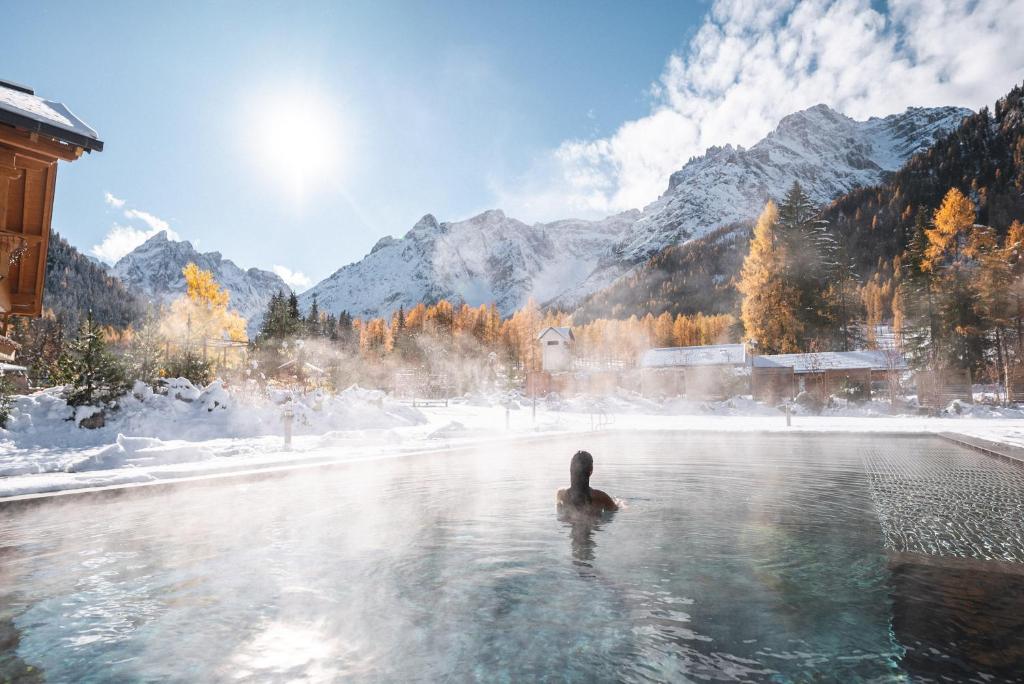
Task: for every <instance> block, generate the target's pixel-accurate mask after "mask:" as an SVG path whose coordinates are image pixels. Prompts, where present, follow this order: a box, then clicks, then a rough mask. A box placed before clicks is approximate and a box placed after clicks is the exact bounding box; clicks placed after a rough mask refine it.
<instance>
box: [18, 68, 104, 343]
mask: <svg viewBox="0 0 1024 684" xmlns="http://www.w3.org/2000/svg"><path fill="white" fill-rule="evenodd" d="M102 149H103V142H102V141H101V140H100V139H99V138H98V137H97V135H96V131H94V130H92V129H91V128H89V127H88V126H87V125H86V124H85V123H84V122H82V120H81V119H79V118H78V117H76V116H75V115H74V114H72V113H71V111H70V110H69V109H68V108H67V107H65V106H64V105H63V104H61V103H59V102H53V101H51V100H47V99H45V98H42V97H40V96H38V95H36V94H35V93H34V92H33V91H32V89H31V88H26V87H24V86H21V85H18V84H16V83H11V82H8V81H0V323H2V324H3V333H4V340H0V355H4V354H6V356H7V358H8V359H10V358H13V351H14V348H13V347H12V346H11V345H12V344H13V343H11V342H10V340H9V339H7V338H6V332H7V324H8V323H9V318H10V317H11V316H38V315H39V314H40V313H41V312H42V308H43V281H44V278H45V275H46V251H47V248H48V246H49V244H50V221H51V218H52V214H53V196H54V190H55V188H56V183H57V162H58V161H60V160H63V161H74V160H76V159H78V158H79V157H81V156H82V154H83V153H84V152H92V151H97V152H98V151H100V150H102Z"/></svg>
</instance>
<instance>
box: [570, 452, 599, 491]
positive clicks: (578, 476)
mask: <svg viewBox="0 0 1024 684" xmlns="http://www.w3.org/2000/svg"><path fill="white" fill-rule="evenodd" d="M593 472H594V457H593V456H591V455H590V453H589V452H587V451H577V452H576V453H575V454H573V457H572V461H571V462H570V463H569V482H570V483H571V484H572V486H573V487H589V486H590V475H591V473H593Z"/></svg>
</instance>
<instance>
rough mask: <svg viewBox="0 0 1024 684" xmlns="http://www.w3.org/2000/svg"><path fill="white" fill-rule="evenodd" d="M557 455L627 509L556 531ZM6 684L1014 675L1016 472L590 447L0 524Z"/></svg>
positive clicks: (392, 465)
mask: <svg viewBox="0 0 1024 684" xmlns="http://www.w3.org/2000/svg"><path fill="white" fill-rule="evenodd" d="M577 448H587V449H589V450H590V451H592V452H593V454H594V456H595V461H596V466H595V473H594V479H593V485H594V486H596V487H600V488H602V489H605V490H607V491H609V492H610V493H612V494H613V495H615V496H617V497H620V498H622V499H625V500H626V501H627V502H628V505H627V508H626V509H625V510H623V511H621V512H619V513H617V514H615V515H614V516H612V517H610V518H608V519H605V520H603V521H601V522H600V523H598V524H595V525H582V524H576V525H573V524H570V523H568V522H564V521H560V520H558V518H557V517H556V515H555V511H554V498H553V494H554V490H555V488H556V487H558V486H564V485H565V484H566V483H567V482H566V481H567V478H568V462H569V457H570V456H571V454H572V453H573V451H575V449H577ZM0 545H2V546H0V681H8V680H14V681H28V682H32V681H47V682H157V681H180V682H206V681H260V682H262V681H281V682H285V681H288V682H292V681H311V682H312V681H337V680H355V681H465V680H484V681H508V682H520V681H543V680H557V681H652V680H653V681H661V680H675V681H679V680H703V681H707V680H712V681H718V680H721V681H774V682H791V681H792V682H803V681H812V680H813V681H837V680H838V681H862V680H868V681H929V680H941V679H943V678H948V679H950V680H955V681H972V680H974V681H1006V680H1011V681H1012V680H1015V678H1019V677H1021V676H1022V675H1021V673H1024V467H1022V466H1020V465H1019V464H1015V463H1011V462H1004V461H1001V460H998V459H995V458H992V457H989V456H986V455H983V454H977V453H974V452H971V451H967V450H964V449H962V448H960V447H957V446H954V445H952V444H948V443H946V442H942V441H940V440H938V439H935V438H883V437H853V436H836V435H834V436H816V437H808V436H798V435H746V436H743V435H730V436H717V437H716V436H712V435H706V434H695V433H630V434H628V435H626V434H621V435H618V434H615V433H608V434H593V435H584V436H580V437H576V438H573V439H571V440H570V439H567V438H552V439H548V440H535V441H531V442H524V443H519V444H515V445H512V446H508V445H504V446H488V447H482V448H480V449H478V450H463V451H452V452H448V453H436V454H429V455H419V456H415V457H403V458H395V459H386V460H381V461H375V462H363V463H352V464H348V465H345V466H343V467H336V468H327V469H311V470H305V471H301V472H296V473H294V474H290V475H286V476H281V477H274V478H268V479H261V480H257V481H248V482H237V481H236V482H231V483H219V484H203V485H189V486H180V487H175V488H173V489H164V490H160V491H155V492H148V493H142V492H138V493H132V494H128V495H124V496H119V497H114V498H94V499H89V500H86V501H79V502H75V503H65V504H46V505H42V506H37V507H34V508H18V509H0Z"/></svg>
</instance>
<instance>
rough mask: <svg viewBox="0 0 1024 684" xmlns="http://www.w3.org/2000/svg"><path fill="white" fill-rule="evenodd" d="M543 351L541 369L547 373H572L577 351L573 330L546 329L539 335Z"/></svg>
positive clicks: (564, 328) (538, 338) (563, 328)
mask: <svg viewBox="0 0 1024 684" xmlns="http://www.w3.org/2000/svg"><path fill="white" fill-rule="evenodd" d="M537 341H538V342H539V343H540V349H541V369H542V370H543V371H545V372H547V373H563V372H566V371H571V370H572V367H573V359H574V355H575V350H576V336H575V335H573V334H572V328H566V327H560V328H545V329H544V330H542V331H541V332H540V334H539V335H537Z"/></svg>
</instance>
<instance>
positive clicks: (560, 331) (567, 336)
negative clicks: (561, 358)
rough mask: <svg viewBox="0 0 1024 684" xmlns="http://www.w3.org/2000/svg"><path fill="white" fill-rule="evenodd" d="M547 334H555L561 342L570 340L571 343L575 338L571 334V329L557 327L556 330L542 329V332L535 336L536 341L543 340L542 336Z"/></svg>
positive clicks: (552, 328)
mask: <svg viewBox="0 0 1024 684" xmlns="http://www.w3.org/2000/svg"><path fill="white" fill-rule="evenodd" d="M549 332H554V333H556V334H557V335H558V336H559V337H561V338H562V339H563V340H566V341H569V340H572V341H573V342H575V341H576V336H575V335H573V334H572V328H567V327H564V326H563V327H558V328H555V327H551V328H544V329H543V330H541V331H540V334H539V335H537V339H538V340H543V339H544V336H545V335H547V334H548V333H549Z"/></svg>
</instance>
